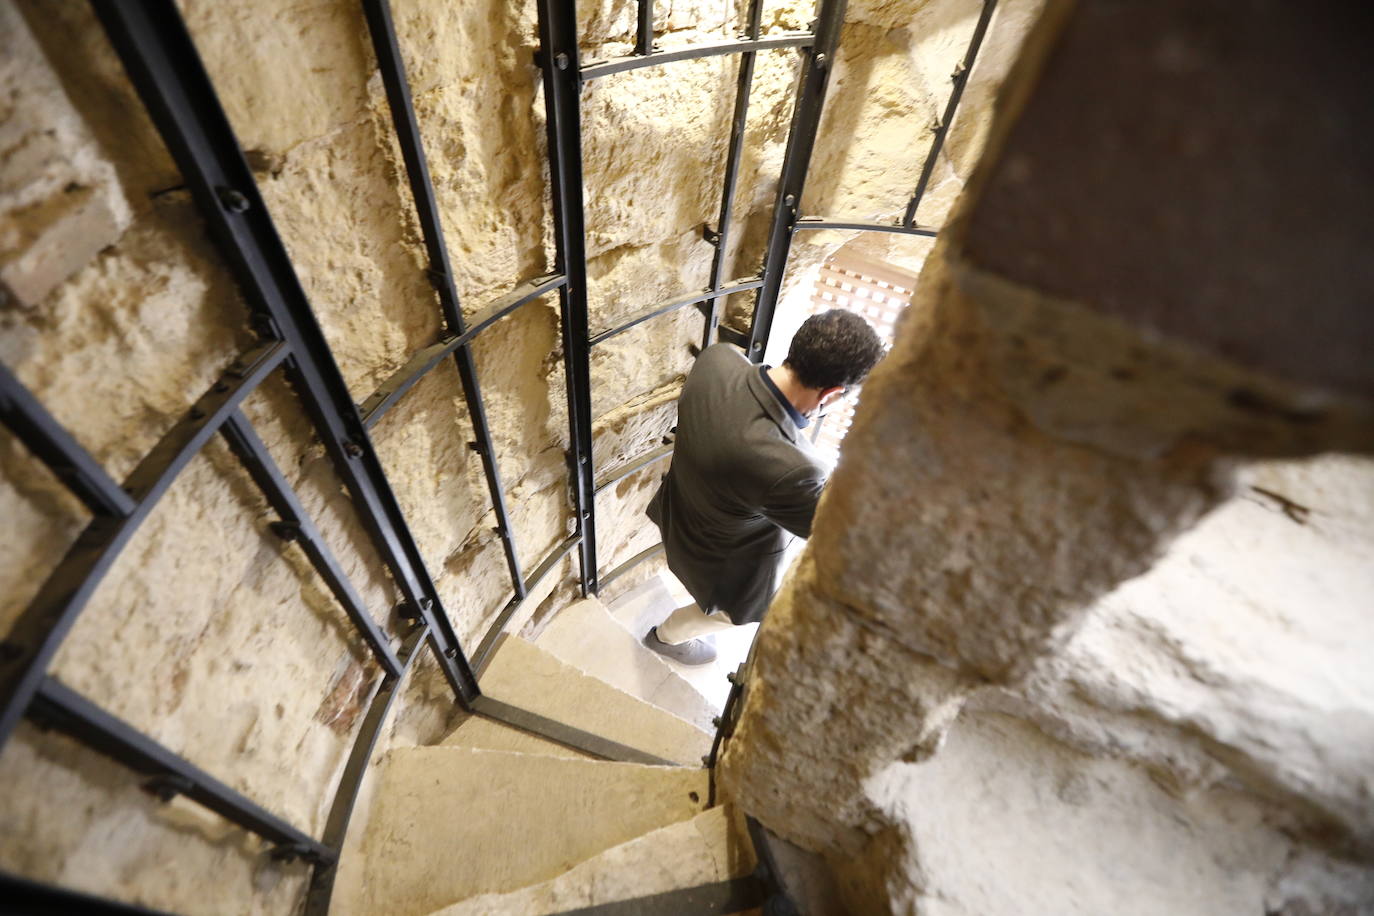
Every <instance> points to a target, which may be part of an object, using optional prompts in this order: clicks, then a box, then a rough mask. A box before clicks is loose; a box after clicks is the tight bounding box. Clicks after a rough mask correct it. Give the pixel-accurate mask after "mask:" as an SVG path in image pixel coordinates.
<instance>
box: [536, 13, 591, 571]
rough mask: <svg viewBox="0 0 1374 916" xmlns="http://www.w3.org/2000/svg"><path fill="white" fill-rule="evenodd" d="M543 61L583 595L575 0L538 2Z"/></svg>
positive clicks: (587, 549)
mask: <svg viewBox="0 0 1374 916" xmlns="http://www.w3.org/2000/svg"><path fill="white" fill-rule="evenodd" d="M537 6H538V10H539V48H540V53H539V61H540V67H541V69H542V70H543V75H544V107H545V111H546V115H547V116H546V118H545V122H546V129H547V131H548V148H549V185H550V190H551V191H552V195H553V237H554V247H555V249H556V252H557V254H556V263H555V265H554V270H555V272H557V273H560V274H563V275H564V276H566V277H567V278H568V282H567V284H566V285H565V286H564V287H563V288H562V289H561V290H560V293H559V306H560V309H559V310H560V313H561V314H560V317H561V322H562V333H563V368H564V373H565V376H566V379H567V388H568V427H569V430H568V441H569V449H568V460H569V464H570V472H569V474H570V477H571V479H572V496H573V507H574V511H575V512H576V513H577V519H576V529H575V531H574V534H576V535H577V536H578V537H580V538H581V547H580V550H581V567H582V594H583V596H584V597H585V596H586V595H588V594H594V593H596V592H597V591H598V590H599V588H600V585H599V583H598V581H597V568H596V505H595V503H596V497H595V484H594V482H593V478H592V474H593V471H592V467H593V465H592V395H591V344H590V342H589V340H588V332H587V249H586V225H585V214H584V213H583V206H582V111H581V102H580V101H579V99H578V93H579V91H580V89H581V85H582V81H581V77H580V75H579V74H580V69H579V63H578V60H579V58H578V47H577V4H576V2H575V0H538V4H537Z"/></svg>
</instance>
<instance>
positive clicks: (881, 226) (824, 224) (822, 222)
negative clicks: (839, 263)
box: [796, 216, 940, 239]
mask: <svg viewBox="0 0 1374 916" xmlns="http://www.w3.org/2000/svg"><path fill="white" fill-rule="evenodd" d="M803 229H844V230H857V231H859V232H895V233H897V234H898V235H917V236H921V237H923V238H932V239H933V238H935V236H936V235H937V234H938V233H939V231H940V230H938V229H931V228H928V227H926V226H903V225H902V224H901V223H880V222H878V221H877V220H875V219H851V220H837V219H826V218H825V217H822V216H803V217H802V218H801V219H799V220H797V225H796V231H798V232H800V231H801V230H803Z"/></svg>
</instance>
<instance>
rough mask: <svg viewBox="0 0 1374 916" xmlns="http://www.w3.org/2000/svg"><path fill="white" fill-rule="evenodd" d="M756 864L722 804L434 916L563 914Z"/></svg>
mask: <svg viewBox="0 0 1374 916" xmlns="http://www.w3.org/2000/svg"><path fill="white" fill-rule="evenodd" d="M755 864H756V860H755V858H754V851H753V848H752V846H751V844H750V842H749V836H748V834H747V833H746V832H745V831H744V829H743V824H742V823H741V822H740V821H739V819H738V818H737V817H736V816H735V813H734V812H733V811H732V810H731V809H729V808H724V807H717V808H712V809H710V810H709V811H703V812H702V813H701V814H698V815H697V816H696V817H694V818H692V819H691V820H689V821H680V822H678V823H676V824H669V825H668V826H667V827H663V828H660V829H658V830H655V831H652V832H650V833H646V834H644V835H643V836H641V837H637V838H635V839H633V840H631V841H630V842H628V843H624V844H622V845H620V846H616V847H614V848H612V849H608V850H606V851H605V852H603V853H601V854H600V855H598V856H596V857H595V858H592V859H588V860H587V861H586V862H583V863H582V864H580V865H578V866H576V867H575V868H573V869H571V870H570V871H567V872H565V873H564V874H562V875H559V876H558V877H557V878H554V879H553V880H552V881H546V882H544V883H542V884H536V885H533V886H531V887H526V888H522V889H520V890H518V891H514V892H512V893H509V894H482V895H481V896H478V897H473V898H471V899H469V900H465V901H464V902H462V903H458V904H454V905H453V906H448V907H444V908H443V909H442V910H436V911H435V916H500V914H509V916H542V914H546V913H562V912H566V911H567V910H572V909H577V908H580V907H589V906H597V905H599V904H605V903H615V902H619V901H625V900H633V899H635V898H637V897H649V896H652V895H654V894H663V893H667V892H668V891H674V890H679V889H682V888H689V887H699V886H701V885H703V884H715V883H717V882H719V881H729V880H730V879H731V878H738V877H741V876H743V875H747V874H749V873H750V872H752V871H753V870H754V866H755Z"/></svg>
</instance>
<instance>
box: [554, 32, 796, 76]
mask: <svg viewBox="0 0 1374 916" xmlns="http://www.w3.org/2000/svg"><path fill="white" fill-rule="evenodd" d="M815 39H816V36H815V35H813V34H811V33H810V32H785V33H783V34H782V35H768V36H766V37H763V38H740V39H736V40H734V41H722V42H718V43H714V44H704V45H693V46H691V47H688V48H674V49H673V50H671V51H652V52H650V53H648V54H632V55H629V56H627V57H616V58H612V59H611V60H599V61H593V62H592V63H590V64H587V65H585V66H583V67H582V69H581V71H580V74H581V77H582V79H583V80H584V81H585V80H594V79H600V78H601V77H603V76H610V75H611V74H613V73H625V72H627V71H630V70H638V69H640V68H642V67H656V66H658V65H659V64H671V63H676V62H677V61H680V60H695V59H697V58H699V57H720V56H721V55H724V54H744V53H752V52H757V51H771V50H776V49H778V48H807V47H810V46H811V43H812V42H813V41H815Z"/></svg>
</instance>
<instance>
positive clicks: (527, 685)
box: [443, 637, 711, 765]
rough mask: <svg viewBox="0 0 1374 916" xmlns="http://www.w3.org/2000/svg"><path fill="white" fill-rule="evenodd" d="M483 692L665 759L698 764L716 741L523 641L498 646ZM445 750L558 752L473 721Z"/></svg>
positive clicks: (484, 675)
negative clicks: (468, 748) (467, 747)
mask: <svg viewBox="0 0 1374 916" xmlns="http://www.w3.org/2000/svg"><path fill="white" fill-rule="evenodd" d="M482 692H483V693H485V694H487V695H488V696H490V697H492V698H493V699H497V700H500V701H502V702H503V703H509V704H511V705H512V706H518V707H519V708H521V709H524V710H527V711H528V712H533V713H537V714H539V715H541V716H545V717H547V718H549V719H552V720H554V721H555V722H562V723H565V724H567V725H571V726H573V727H574V728H580V729H582V730H584V731H587V732H591V733H592V734H594V735H600V736H601V737H603V738H609V739H610V740H612V741H618V742H620V743H621V744H625V745H628V746H630V747H633V748H636V749H638V750H641V751H645V752H647V753H650V754H654V755H656V756H658V757H662V758H663V759H665V760H672V761H675V762H679V763H683V764H687V765H692V764H695V763H696V762H697V761H698V760H700V759H701V757H702V755H704V754H705V753H706V752H707V751H709V750H710V749H711V735H710V734H709V733H707V732H705V731H703V730H702V729H701V728H698V727H697V726H695V725H693V724H692V723H690V722H688V721H687V720H686V719H682V718H679V717H678V716H676V715H674V714H672V713H670V712H668V711H666V710H664V709H660V708H659V707H657V706H653V705H651V704H650V703H648V702H645V701H644V700H641V699H638V698H636V697H634V696H632V695H631V694H629V693H626V692H624V691H622V690H619V689H617V688H615V687H613V686H611V685H610V684H608V683H606V682H605V681H603V680H600V679H598V678H596V677H593V676H591V675H589V674H585V673H583V672H582V671H580V670H579V669H577V668H574V667H573V666H572V665H568V664H564V663H563V662H561V661H559V660H558V659H557V658H555V657H554V656H553V655H550V654H549V653H547V652H544V651H543V650H542V649H540V648H539V647H537V646H533V645H530V644H529V643H527V642H525V641H524V640H523V639H519V638H517V637H506V638H505V639H504V640H503V641H502V643H501V645H500V646H499V647H497V649H496V651H495V654H494V656H493V658H492V661H491V664H490V665H488V666H487V669H486V670H485V671H483V672H482ZM443 743H444V744H445V745H452V746H475V747H487V748H493V749H496V750H530V751H533V752H544V751H549V752H551V750H550V749H549V748H548V746H547V745H548V742H545V741H543V740H542V739H539V738H537V737H534V736H532V735H528V734H526V733H525V732H521V731H519V730H517V729H514V728H510V727H508V726H505V725H501V724H500V723H498V722H494V721H492V720H490V719H485V718H482V717H479V716H473V717H472V718H470V719H468V720H467V721H466V722H464V723H463V724H462V725H461V726H459V728H458V729H457V730H456V731H454V733H453V734H452V735H450V736H449V737H447V738H445V739H444V741H443ZM560 752H561V753H562V754H564V755H572V754H574V753H575V752H573V751H569V750H566V749H560Z"/></svg>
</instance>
